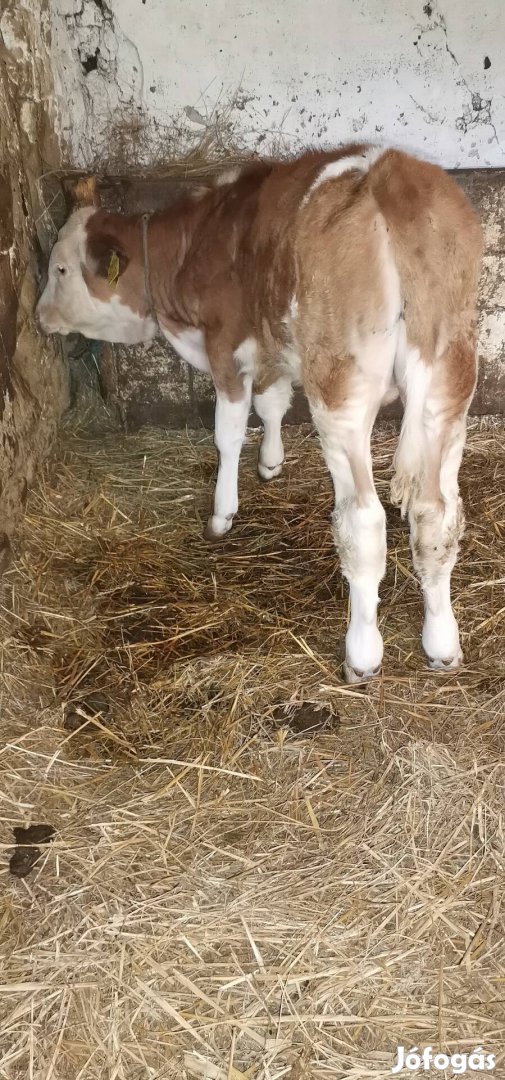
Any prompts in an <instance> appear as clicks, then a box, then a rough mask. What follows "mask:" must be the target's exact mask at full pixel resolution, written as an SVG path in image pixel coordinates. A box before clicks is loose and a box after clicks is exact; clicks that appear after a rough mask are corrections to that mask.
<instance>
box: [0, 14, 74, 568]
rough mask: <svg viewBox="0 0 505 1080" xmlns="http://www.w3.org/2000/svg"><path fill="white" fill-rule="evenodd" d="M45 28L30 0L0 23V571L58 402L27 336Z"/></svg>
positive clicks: (42, 149)
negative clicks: (9, 538)
mask: <svg viewBox="0 0 505 1080" xmlns="http://www.w3.org/2000/svg"><path fill="white" fill-rule="evenodd" d="M48 27H49V21H48V18H47V11H46V10H45V9H44V5H42V6H41V4H40V0H30V2H27V3H26V4H24V3H19V2H18V0H7V2H4V3H3V5H2V8H1V17H0V35H1V36H0V571H1V570H2V568H3V564H4V563H5V561H6V552H7V551H8V537H9V536H10V534H11V533H12V531H13V530H14V528H15V525H16V523H17V521H18V520H19V517H20V515H21V513H22V510H23V506H24V502H25V500H26V494H27V490H28V486H29V484H30V482H31V480H32V477H33V474H34V471H35V468H36V466H37V465H38V463H39V462H40V461H41V460H43V458H44V457H45V455H46V454H47V452H48V450H49V448H50V446H51V443H52V440H53V438H54V435H55V432H56V427H57V423H58V419H59V417H60V415H61V412H62V411H63V409H64V407H65V405H66V402H67V380H66V375H65V368H64V364H63V360H62V356H61V351H60V348H59V347H58V345H55V344H53V343H48V342H44V341H43V340H42V339H41V338H40V336H39V335H38V333H37V330H36V327H35V324H34V320H33V311H34V305H35V302H36V297H37V291H38V280H39V265H40V257H41V255H42V253H43V246H44V245H45V246H46V249H47V244H48V242H49V233H48V229H47V227H46V222H45V217H46V214H45V211H44V207H43V205H42V203H41V199H40V191H39V183H38V179H39V176H40V175H41V173H42V172H43V171H44V170H46V169H51V168H54V167H56V166H57V165H58V164H59V151H58V146H57V142H56V140H55V137H54V117H53V116H52V115H51V109H50V102H51V95H52V84H51V78H50V72H51V64H50V62H49V58H48V52H47V41H48V37H47V33H48Z"/></svg>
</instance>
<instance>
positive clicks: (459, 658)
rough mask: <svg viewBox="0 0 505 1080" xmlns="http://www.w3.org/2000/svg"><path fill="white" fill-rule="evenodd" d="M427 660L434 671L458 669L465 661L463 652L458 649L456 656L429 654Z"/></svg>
mask: <svg viewBox="0 0 505 1080" xmlns="http://www.w3.org/2000/svg"><path fill="white" fill-rule="evenodd" d="M427 660H428V667H429V668H431V670H432V671H457V670H458V668H460V667H461V665H462V663H463V653H462V652H461V649H458V651H457V653H455V654H454V656H447V657H437V656H427Z"/></svg>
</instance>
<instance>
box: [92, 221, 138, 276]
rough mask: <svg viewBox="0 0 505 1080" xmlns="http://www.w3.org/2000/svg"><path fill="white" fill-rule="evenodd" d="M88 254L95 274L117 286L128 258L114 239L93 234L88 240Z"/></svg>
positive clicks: (108, 235)
mask: <svg viewBox="0 0 505 1080" xmlns="http://www.w3.org/2000/svg"><path fill="white" fill-rule="evenodd" d="M88 253H89V256H90V258H91V260H92V263H93V268H94V271H95V273H96V274H99V276H100V277H104V278H107V280H108V282H109V285H112V286H114V285H117V282H118V280H119V278H120V277H121V275H122V274H124V272H125V270H126V267H127V266H128V263H129V261H130V260H129V258H128V256H127V254H126V252H125V251H124V250H123V248H122V247H121V245H120V244H118V242H117V240H116V238H115V237H114V236H112V235H110V234H109V233H95V234H94V235H93V236H91V237H90V238H89V240H88Z"/></svg>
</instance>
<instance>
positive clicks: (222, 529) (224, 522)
mask: <svg viewBox="0 0 505 1080" xmlns="http://www.w3.org/2000/svg"><path fill="white" fill-rule="evenodd" d="M232 525H233V514H230V516H229V517H219V515H217V514H213V515H212V517H210V518H209V520H208V522H207V525H206V527H205V531H204V534H203V535H204V537H205V539H206V540H222V538H223V536H226V534H227V533H229V531H230V529H231V527H232Z"/></svg>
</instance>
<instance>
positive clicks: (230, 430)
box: [204, 376, 252, 540]
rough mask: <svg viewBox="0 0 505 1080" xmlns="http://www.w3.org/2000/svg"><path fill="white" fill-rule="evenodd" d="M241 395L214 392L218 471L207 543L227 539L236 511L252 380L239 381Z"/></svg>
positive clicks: (246, 377)
mask: <svg viewBox="0 0 505 1080" xmlns="http://www.w3.org/2000/svg"><path fill="white" fill-rule="evenodd" d="M240 389H241V390H242V396H241V397H238V398H237V399H235V394H233V398H232V397H230V396H229V393H227V392H226V391H223V390H219V389H216V411H215V432H214V442H215V444H216V447H217V451H218V454H219V468H218V474H217V481H216V488H215V492H214V511H213V514H212V516H211V517H210V518H209V520H208V523H207V527H206V529H205V533H204V535H205V538H206V539H207V540H219V539H221V537H223V536H226V533H228V532H229V531H230V529H231V527H232V525H233V518H234V516H235V514H236V513H237V510H238V466H239V460H240V451H241V450H242V444H243V442H244V439H245V433H246V428H247V420H248V417H249V411H250V408H251V392H252V379H251V378H250V377H248V376H245V377H244V378H243V379H242V380H241V387H240Z"/></svg>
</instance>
